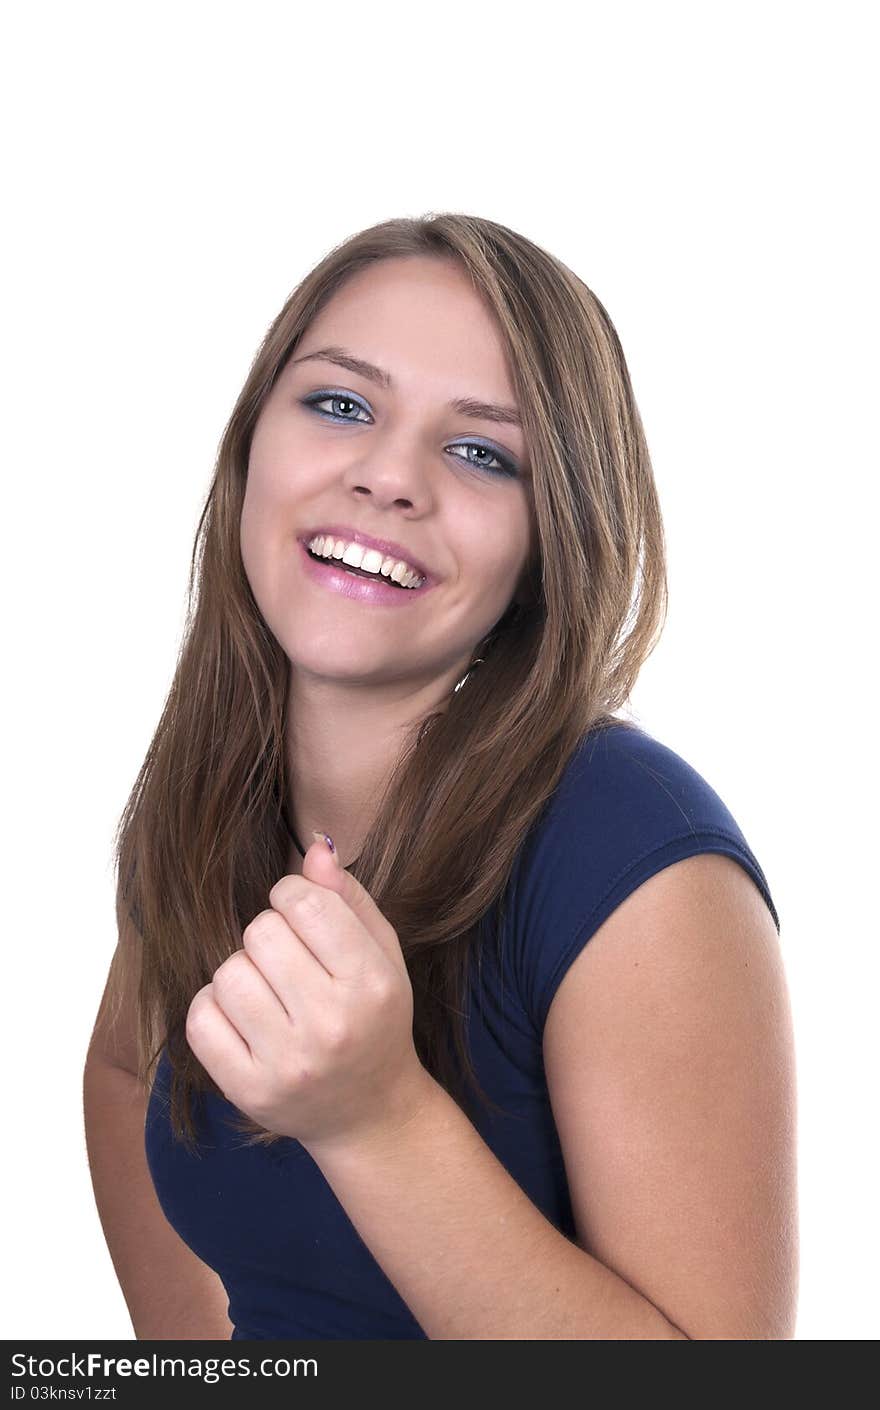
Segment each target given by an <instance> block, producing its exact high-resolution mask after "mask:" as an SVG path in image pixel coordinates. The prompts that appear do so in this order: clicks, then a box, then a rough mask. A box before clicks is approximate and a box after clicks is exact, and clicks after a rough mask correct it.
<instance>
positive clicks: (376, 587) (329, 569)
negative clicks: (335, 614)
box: [300, 535, 434, 607]
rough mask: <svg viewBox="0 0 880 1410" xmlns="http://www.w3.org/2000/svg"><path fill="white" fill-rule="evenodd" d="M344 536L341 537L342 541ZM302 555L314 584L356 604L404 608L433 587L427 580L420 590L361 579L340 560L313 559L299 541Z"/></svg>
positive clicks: (373, 579)
mask: <svg viewBox="0 0 880 1410" xmlns="http://www.w3.org/2000/svg"><path fill="white" fill-rule="evenodd" d="M341 537H342V535H340V538H341ZM300 551H301V552H302V556H303V564H304V567H305V571H306V573H307V575H308V576H309V577H310V578H311V579H312V581H313V582H314V583H317V584H318V585H319V586H320V587H322V588H324V589H325V590H329V591H330V592H338V593H340V594H341V595H342V596H343V597H349V598H351V599H352V600H353V601H355V602H363V603H368V604H372V605H374V606H378V607H403V606H405V605H406V604H407V603H412V601H413V599H414V598H417V597H422V596H423V595H424V593H426V592H430V590H431V588H432V587H433V586H434V583H433V582H429V581H428V580H427V579H426V580H425V582H423V583H422V585H421V587H417V588H399V587H395V586H394V584H393V583H390V582H388V580H387V578H381V577H376V578H362V577H360V576H359V575H358V574H356V573H350V572H348V571H347V569H346V566H345V564H344V563H342V562H341V561H340V560H339V559H338V558H328V559H327V560H326V561H325V560H324V559H321V558H312V556H311V554H310V553H309V550H308V548H307V547H306V545H305V543H304V542H303V541H302V540H300Z"/></svg>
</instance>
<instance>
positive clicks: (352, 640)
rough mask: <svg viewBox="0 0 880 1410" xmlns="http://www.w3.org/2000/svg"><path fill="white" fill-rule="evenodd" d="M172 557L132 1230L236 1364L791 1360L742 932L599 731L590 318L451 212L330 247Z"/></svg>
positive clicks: (602, 534) (115, 1006)
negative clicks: (302, 1341)
mask: <svg viewBox="0 0 880 1410" xmlns="http://www.w3.org/2000/svg"><path fill="white" fill-rule="evenodd" d="M331 369H332V372H333V378H332V380H328V377H329V374H330V371H331ZM340 373H344V376H340V375H339V374H340ZM198 538H199V541H198V542H197V544H196V550H195V551H194V555H193V564H194V570H193V574H194V575H195V564H196V562H198V574H199V578H198V592H197V594H194V591H193V589H194V576H193V578H192V579H191V582H190V615H189V620H188V628H187V636H186V640H185V643H184V647H183V650H182V652H181V656H180V661H179V664H178V668H177V673H176V676H175V680H174V683H173V686H172V690H171V693H170V695H169V699H168V702H167V705H166V708H165V711H164V712H163V715H162V718H161V720H160V722H159V725H158V728H157V731H156V735H155V738H154V740H153V741H152V744H151V747H150V750H149V752H148V755H147V757H146V759H145V761H144V764H143V766H142V768H141V771H140V773H139V776H138V778H137V780H136V783H135V786H134V788H133V789H132V792H131V796H130V798H129V801H128V804H127V807H126V810H125V813H124V816H123V818H122V820H121V821H120V827H119V835H118V839H117V877H118V887H117V907H118V913H119V917H120V942H119V946H118V947H117V954H116V956H115V957H114V964H113V966H112V969H111V975H110V979H109V982H108V987H107V991H106V993H105V996H104V999H103V1000H102V1004H101V1008H100V1011H99V1015H98V1020H97V1022H96V1026H95V1034H94V1036H93V1042H92V1045H91V1048H90V1053H91V1054H93V1055H95V1056H96V1058H98V1059H100V1060H101V1062H102V1063H103V1064H104V1065H105V1066H108V1065H112V1064H113V1063H114V1062H118V1061H119V1060H120V1059H119V1055H120V1054H122V1053H126V1054H128V1055H129V1056H128V1058H127V1059H126V1061H127V1063H128V1066H129V1067H130V1068H131V1069H132V1071H133V1070H134V1068H135V1067H136V1068H137V1074H136V1076H137V1081H138V1082H139V1084H140V1086H141V1089H142V1090H143V1092H144V1094H145V1099H146V1101H147V1103H148V1104H147V1106H146V1111H145V1115H146V1124H145V1143H144V1148H143V1150H142V1151H140V1152H139V1153H138V1154H139V1157H140V1158H141V1159H142V1160H144V1161H145V1162H146V1164H145V1166H144V1172H143V1182H144V1191H145V1193H144V1204H145V1207H146V1206H147V1205H148V1203H149V1199H153V1203H154V1204H155V1203H156V1201H158V1205H157V1206H156V1209H155V1210H154V1211H153V1213H152V1214H151V1215H150V1218H151V1219H152V1223H151V1224H149V1226H148V1229H149V1232H148V1234H147V1237H148V1238H152V1239H153V1240H154V1242H155V1246H156V1249H157V1250H158V1249H159V1247H160V1245H161V1247H162V1248H163V1249H168V1250H170V1249H171V1248H172V1245H171V1244H169V1242H168V1239H169V1228H170V1229H173V1230H174V1232H175V1235H176V1236H177V1239H178V1245H177V1248H178V1253H177V1255H176V1256H177V1257H178V1258H179V1262H180V1273H181V1277H182V1278H184V1277H185V1278H187V1279H189V1281H188V1282H187V1284H186V1286H187V1287H193V1288H195V1287H197V1286H200V1285H199V1283H198V1280H197V1279H196V1278H195V1276H194V1272H193V1269H194V1267H195V1268H196V1269H198V1268H201V1269H203V1270H204V1271H205V1272H207V1270H213V1271H214V1273H215V1275H216V1277H217V1278H218V1279H219V1283H218V1285H217V1286H218V1287H222V1289H223V1294H224V1295H225V1296H226V1297H228V1313H229V1325H230V1327H231V1328H232V1336H233V1337H235V1338H244V1337H256V1338H272V1337H280V1338H288V1337H316V1338H346V1339H348V1338H365V1339H419V1338H422V1339H424V1338H440V1339H442V1338H453V1339H461V1338H485V1339H498V1338H510V1339H523V1338H536V1337H538V1338H563V1337H564V1338H583V1339H621V1338H632V1339H671V1340H687V1339H694V1338H727V1337H733V1338H740V1337H744V1338H753V1337H754V1338H762V1339H766V1338H777V1337H787V1336H790V1335H791V1334H792V1329H793V1318H794V1303H795V1290H796V1273H797V1240H796V1197H795V1188H796V1182H795V1171H794V1146H795V1122H794V1079H793V1063H792V1055H793V1045H792V1036H791V1025H790V1015H789V1012H788V1001H787V994H786V989H785V980H784V974H783V970H782V965H781V962H780V956H779V951H778V927H779V919H778V914H777V912H776V909H775V905H774V902H773V899H772V897H771V894H770V890H769V886H768V883H767V880H766V877H765V875H764V872H763V871H762V869H761V866H760V865H759V863H758V860H757V858H756V857H755V855H754V853H753V852H752V851H751V849H750V847H749V845H748V843H747V841H746V838H745V836H744V834H743V832H742V831H741V829H740V827H739V825H738V824H737V822H736V820H735V819H734V818H733V817H732V815H731V814H730V812H729V811H728V809H727V808H726V806H725V804H724V803H723V801H722V800H721V798H720V797H719V796H718V794H717V793H715V792H714V790H713V789H712V788H711V786H710V785H709V784H708V783H707V782H706V781H705V780H704V779H703V778H701V776H700V775H699V774H698V773H697V772H696V771H695V770H694V769H693V768H692V767H691V766H690V765H689V764H688V763H687V762H686V761H685V760H684V759H683V758H681V757H680V756H679V755H677V754H675V753H674V752H673V751H671V750H670V749H668V748H666V747H665V746H664V745H663V744H662V743H661V742H660V741H658V740H655V739H653V738H652V737H651V736H650V735H649V734H648V733H647V732H645V731H644V730H642V729H639V728H637V727H636V726H635V725H634V724H633V723H631V722H630V721H628V720H626V719H625V718H620V717H619V716H618V715H617V714H616V713H615V712H617V711H619V710H620V709H621V708H622V707H623V706H624V705H625V704H626V702H627V701H628V699H629V697H630V694H631V691H632V688H633V685H634V684H635V681H636V679H637V677H638V674H639V671H640V669H641V667H642V665H643V663H644V662H645V660H646V659H647V657H648V656H649V654H650V652H651V651H652V650H653V648H654V646H655V645H656V642H657V640H658V638H659V634H660V631H661V628H662V624H663V620H664V616H665V609H666V565H665V556H664V538H663V529H662V520H661V515H660V509H659V505H658V500H657V493H656V487H655V483H654V478H653V474H652V470H651V462H650V457H649V453H648V449H647V444H646V441H645V436H644V432H643V428H642V425H641V420H640V417H639V413H638V410H637V407H636V403H635V398H634V395H633V391H632V387H631V384H630V379H629V374H628V371H627V367H626V362H625V359H624V355H623V351H622V349H621V347H620V343H619V340H618V338H617V335H616V332H615V330H614V328H613V325H612V324H611V321H610V319H609V317H608V314H607V313H606V311H605V309H604V308H603V306H602V304H601V303H600V302H599V300H598V299H597V298H596V296H595V295H594V294H593V293H592V292H591V291H590V290H589V289H588V288H587V286H586V285H585V284H584V283H583V282H582V281H581V280H580V279H579V278H578V277H577V276H576V275H575V274H573V273H572V272H571V270H569V269H568V268H567V267H566V266H565V265H564V264H562V263H561V262H560V261H559V260H558V259H556V258H555V257H554V256H552V255H551V254H549V253H547V252H546V251H544V250H542V249H540V248H539V247H538V246H536V245H535V244H533V243H532V242H530V241H529V240H527V239H526V238H525V237H523V236H521V235H519V234H517V233H516V232H514V231H512V230H510V229H508V228H507V227H505V226H502V225H498V224H496V223H493V222H491V221H488V220H483V219H479V218H477V217H472V216H465V215H457V214H442V215H436V216H430V217H426V218H425V219H420V220H409V219H400V220H391V221H387V222H385V223H383V224H381V225H378V226H376V227H374V228H372V229H369V230H366V231H363V232H361V233H359V234H357V235H354V236H353V237H352V238H351V239H349V240H348V241H346V242H344V243H343V244H341V245H340V246H338V247H337V248H336V249H334V250H333V251H332V252H331V253H330V254H329V255H328V256H327V257H326V258H325V259H324V260H322V261H321V263H320V264H319V265H318V266H317V267H316V268H315V269H314V270H313V271H312V272H311V273H310V274H309V275H308V276H307V277H306V279H305V280H303V282H302V283H301V284H300V285H299V286H298V287H297V289H295V290H294V292H293V293H292V294H291V296H290V297H289V299H288V300H287V302H286V303H285V305H284V307H283V308H282V310H281V312H280V313H279V314H278V316H277V318H276V319H275V321H274V322H273V323H272V325H271V327H270V328H269V330H268V332H267V334H266V337H265V339H264V341H263V344H262V346H261V348H260V349H259V352H258V354H257V356H256V358H255V360H254V362H253V365H252V367H251V369H250V372H249V374H248V377H247V380H246V382H245V385H244V387H243V389H242V392H241V395H240V396H239V399H238V402H237V404H236V406H235V408H234V410H233V413H232V416H231V418H230V421H229V424H228V425H227V427H226V430H225V433H224V436H223V439H222V442H221V445H220V451H219V456H218V460H217V466H216V470H215V475H214V480H213V483H212V485H211V489H210V493H209V496H208V502H207V504H206V506H205V510H204V512H203V515H202V518H201V521H200V524H199V536H198ZM392 607H394V608H395V610H394V611H391V610H390V609H391V608H392ZM478 663H479V664H480V670H479V671H475V670H474V669H473V668H474V666H475V665H476V664H478ZM327 834H329V836H330V839H331V842H330V844H329V847H328V844H327V843H326V842H325V841H324V840H323V839H324V836H325V835H327ZM312 837H315V839H316V840H315V842H314V843H313V844H312V845H309V846H308V848H307V850H306V851H305V852H304V851H303V849H302V846H301V844H300V843H299V841H298V839H299V838H303V839H310V838H312ZM114 1022H115V1026H114ZM756 1070H757V1071H759V1072H760V1074H761V1081H760V1083H756V1082H755V1081H754V1077H753V1074H754V1072H755V1071H756ZM99 1086H100V1084H95V1083H93V1084H92V1088H93V1090H94V1092H97V1091H98V1090H99ZM91 1102H92V1113H93V1114H92V1117H91V1124H92V1129H93V1130H95V1131H98V1130H104V1129H105V1127H106V1130H107V1132H109V1130H110V1123H111V1116H110V1115H107V1117H106V1118H103V1117H102V1116H101V1108H100V1102H99V1098H98V1096H97V1095H93V1096H92V1098H91ZM108 1112H109V1107H108ZM102 1123H103V1124H102ZM93 1144H94V1146H95V1149H97V1148H98V1145H99V1144H100V1145H101V1149H102V1150H107V1151H109V1150H110V1149H111V1147H112V1141H111V1140H110V1138H109V1135H108V1139H107V1140H106V1141H105V1142H98V1140H97V1138H96V1139H95V1142H94V1143H93ZM123 1158H124V1160H125V1161H126V1162H127V1165H126V1168H127V1169H130V1168H131V1162H132V1160H133V1159H134V1158H135V1156H134V1153H133V1152H131V1151H126V1152H125V1153H124V1157H123V1155H122V1154H120V1157H119V1159H120V1161H121V1160H123ZM102 1159H107V1160H109V1159H110V1157H109V1156H106V1157H102ZM108 1170H109V1167H108ZM111 1185H112V1180H111V1179H110V1178H109V1175H108V1177H107V1178H106V1180H104V1181H103V1182H102V1180H100V1179H99V1180H96V1194H97V1191H98V1189H99V1187H100V1188H102V1189H104V1188H108V1189H109V1188H110V1186H111ZM147 1191H149V1199H148V1197H147ZM153 1192H154V1194H155V1198H153ZM99 1198H102V1197H99ZM109 1200H110V1197H109V1196H107V1197H106V1203H105V1208H106V1210H107V1217H106V1218H105V1221H104V1222H105V1229H106V1230H107V1234H108V1242H110V1244H111V1251H113V1249H114V1246H116V1247H118V1248H119V1249H121V1248H122V1243H123V1241H124V1239H125V1237H126V1235H125V1234H124V1231H123V1229H122V1224H121V1223H120V1222H118V1221H116V1220H115V1216H114V1215H113V1213H112V1210H111V1205H110V1202H109ZM114 1207H115V1206H114ZM102 1217H103V1213H102ZM165 1221H167V1222H165ZM117 1241H119V1242H118V1243H117ZM172 1256H173V1255H172V1253H170V1252H169V1253H168V1255H167V1257H169V1258H170V1257H172ZM193 1258H195V1260H196V1263H195V1265H194V1264H193V1262H192V1260H193ZM187 1260H188V1261H187ZM147 1263H149V1260H147ZM117 1266H118V1267H120V1268H122V1267H125V1268H126V1269H129V1268H130V1269H131V1270H132V1271H131V1272H130V1273H129V1272H126V1274H125V1276H126V1279H127V1280H129V1281H130V1287H129V1286H127V1287H126V1295H127V1296H128V1297H129V1303H130V1305H131V1306H137V1307H143V1306H145V1305H148V1304H149V1303H150V1300H151V1297H153V1298H154V1300H156V1299H160V1298H161V1297H162V1295H163V1289H161V1288H159V1286H158V1283H157V1284H156V1286H155V1289H154V1291H151V1288H150V1286H148V1285H147V1283H146V1282H145V1281H144V1280H145V1279H147V1278H148V1275H147V1274H145V1273H143V1271H142V1269H143V1267H144V1260H142V1259H139V1258H137V1259H136V1258H135V1257H134V1256H133V1255H132V1256H131V1258H130V1259H127V1258H125V1257H122V1256H121V1255H120V1257H119V1258H118V1260H117ZM156 1266H157V1267H159V1266H162V1267H163V1268H165V1267H167V1263H166V1262H163V1261H162V1260H161V1259H159V1260H158V1261H157V1263H156ZM163 1277H164V1275H163ZM139 1280H140V1281H139ZM215 1294H216V1289H215ZM206 1305H207V1304H206ZM206 1315H207V1314H206ZM211 1315H212V1316H213V1315H214V1314H213V1313H212V1314H211ZM206 1324H207V1323H206ZM144 1325H145V1326H149V1327H150V1328H151V1329H152V1330H153V1332H154V1334H155V1331H154V1329H155V1327H156V1325H157V1321H156V1318H155V1317H152V1316H145V1320H144ZM213 1325H215V1326H216V1325H217V1323H216V1320H215V1321H214V1323H213ZM225 1334H226V1333H225V1331H224V1332H221V1333H220V1335H225Z"/></svg>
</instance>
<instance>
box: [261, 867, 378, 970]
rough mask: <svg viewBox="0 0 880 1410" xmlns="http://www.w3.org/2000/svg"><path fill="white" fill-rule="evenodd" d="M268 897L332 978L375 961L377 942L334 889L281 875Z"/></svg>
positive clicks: (363, 967)
mask: <svg viewBox="0 0 880 1410" xmlns="http://www.w3.org/2000/svg"><path fill="white" fill-rule="evenodd" d="M269 900H270V902H271V904H272V908H273V910H276V911H277V912H278V913H279V915H281V916H282V917H283V918H284V920H285V921H286V922H287V924H288V926H289V927H290V929H291V930H292V931H293V933H294V934H295V935H297V936H299V938H300V939H301V940H302V943H303V944H304V945H306V946H307V947H308V949H309V950H310V951H311V953H312V955H313V956H314V957H315V959H316V960H318V961H319V963H320V964H321V965H322V966H323V968H324V969H325V970H326V972H327V974H328V975H330V976H331V977H333V978H334V979H353V978H357V977H358V976H359V975H360V974H362V973H363V971H364V969H365V968H368V967H369V966H371V965H373V964H375V962H376V959H377V955H378V951H379V948H380V947H379V946H378V945H377V942H376V940H375V939H374V937H373V936H372V935H371V934H370V932H369V930H367V928H366V927H365V926H364V925H363V923H362V922H361V921H360V920H359V919H358V917H357V916H356V915H355V914H354V912H353V911H352V909H351V907H350V906H349V905H348V904H347V903H346V901H345V900H344V899H343V897H342V896H341V895H340V894H339V893H338V892H337V891H331V890H330V889H329V888H328V887H326V886H319V885H318V884H317V883H316V882H314V881H309V880H308V878H307V877H305V876H283V877H282V878H281V880H280V881H278V882H276V883H275V885H274V886H273V887H272V890H271V891H270V892H269Z"/></svg>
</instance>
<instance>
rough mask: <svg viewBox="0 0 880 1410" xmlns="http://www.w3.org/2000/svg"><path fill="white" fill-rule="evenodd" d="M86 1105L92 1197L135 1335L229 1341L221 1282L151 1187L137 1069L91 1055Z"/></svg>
mask: <svg viewBox="0 0 880 1410" xmlns="http://www.w3.org/2000/svg"><path fill="white" fill-rule="evenodd" d="M83 1105H84V1111H85V1130H86V1144H87V1147H88V1157H89V1169H90V1172H91V1177H92V1185H93V1188H94V1191H95V1201H96V1203H97V1206H98V1214H99V1215H100V1219H101V1225H102V1227H103V1230H104V1237H105V1239H106V1240H107V1247H108V1249H109V1250H110V1257H111V1259H112V1260H113V1267H114V1268H115V1270H116V1276H117V1278H118V1279H119V1284H120V1287H121V1288H122V1292H123V1295H124V1297H125V1301H126V1303H127V1305H128V1310H129V1314H130V1316H131V1321H132V1326H133V1328H134V1333H135V1336H136V1337H137V1339H138V1340H139V1341H201V1340H203V1339H204V1340H208V1341H228V1340H229V1338H230V1336H231V1334H232V1323H231V1322H230V1320H229V1317H228V1316H227V1312H226V1308H227V1297H226V1291H225V1289H224V1287H223V1284H222V1282H221V1281H220V1279H219V1278H218V1276H217V1274H216V1273H215V1272H214V1270H213V1269H212V1268H209V1267H208V1266H207V1265H206V1264H205V1263H203V1262H202V1261H201V1259H200V1258H197V1257H196V1255H195V1254H194V1253H193V1252H192V1250H191V1249H190V1248H189V1247H188V1246H187V1245H186V1244H185V1243H184V1242H183V1240H182V1239H181V1238H179V1236H178V1235H177V1234H176V1233H175V1231H174V1230H173V1229H172V1228H171V1225H170V1224H169V1223H168V1221H167V1219H166V1218H165V1215H164V1214H163V1212H162V1208H161V1205H160V1204H159V1201H158V1199H157V1197H156V1192H155V1189H154V1188H153V1182H152V1179H151V1177H150V1172H149V1168H148V1166H147V1160H146V1154H145V1151H144V1120H145V1117H146V1110H147V1093H146V1091H145V1089H144V1087H143V1086H142V1084H141V1083H140V1082H139V1080H138V1078H137V1077H136V1075H135V1074H134V1073H132V1072H128V1071H126V1069H125V1068H122V1067H114V1066H113V1065H112V1064H111V1063H109V1062H106V1061H104V1060H102V1059H101V1058H100V1057H94V1056H90V1057H89V1058H88V1059H87V1061H86V1065H85V1071H84V1073H83Z"/></svg>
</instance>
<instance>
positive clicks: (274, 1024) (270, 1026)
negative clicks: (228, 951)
mask: <svg viewBox="0 0 880 1410" xmlns="http://www.w3.org/2000/svg"><path fill="white" fill-rule="evenodd" d="M211 992H212V995H213V998H214V1001H215V1003H216V1005H217V1007H218V1008H219V1009H220V1011H221V1012H222V1014H223V1015H224V1016H225V1018H226V1019H227V1021H228V1022H229V1023H230V1024H231V1026H232V1027H233V1029H234V1030H235V1032H236V1033H237V1034H238V1035H239V1037H240V1039H241V1040H242V1041H243V1042H244V1043H245V1044H246V1046H247V1049H248V1052H249V1053H250V1055H251V1057H252V1059H256V1060H257V1061H259V1062H266V1061H267V1060H270V1059H271V1057H272V1054H273V1053H277V1051H278V1048H279V1044H281V1043H284V1042H286V1041H287V1040H289V1037H290V1014H289V1013H288V1011H287V1009H286V1008H285V1007H284V1005H283V1004H282V1002H281V1000H280V998H279V997H278V995H277V994H276V992H275V990H274V989H273V988H272V986H271V984H269V983H268V982H267V981H266V979H265V978H264V977H263V975H262V974H261V973H260V971H259V970H258V969H257V967H256V965H255V964H253V962H252V961H251V959H250V958H249V956H248V955H247V954H246V953H245V951H244V950H236V952H235V954H234V955H230V957H229V959H227V960H224V962H223V964H222V965H221V966H220V968H219V969H218V970H217V972H216V973H215V975H214V978H213V980H212V981H211Z"/></svg>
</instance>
